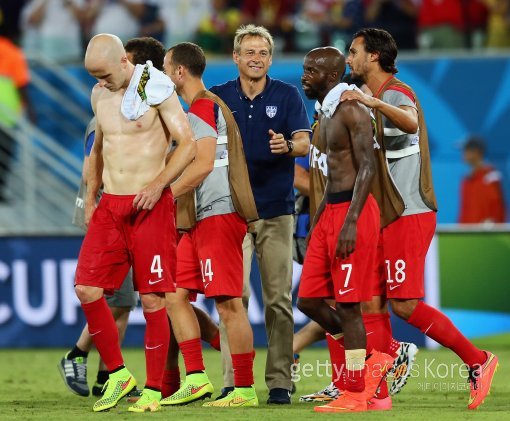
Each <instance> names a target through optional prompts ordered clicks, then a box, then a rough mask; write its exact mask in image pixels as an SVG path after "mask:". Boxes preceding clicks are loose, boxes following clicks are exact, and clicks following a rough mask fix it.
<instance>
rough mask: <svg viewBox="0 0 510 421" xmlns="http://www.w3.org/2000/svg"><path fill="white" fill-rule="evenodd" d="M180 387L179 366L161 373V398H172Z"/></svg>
mask: <svg viewBox="0 0 510 421" xmlns="http://www.w3.org/2000/svg"><path fill="white" fill-rule="evenodd" d="M180 387H181V372H180V371H179V366H177V367H175V368H170V369H168V370H165V371H164V372H163V382H162V384H161V396H162V397H163V398H167V397H168V396H172V395H173V394H174V393H175V392H177V391H178V390H179V388H180Z"/></svg>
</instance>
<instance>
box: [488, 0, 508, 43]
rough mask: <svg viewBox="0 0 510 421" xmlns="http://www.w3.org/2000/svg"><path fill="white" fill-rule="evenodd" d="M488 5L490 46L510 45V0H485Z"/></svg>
mask: <svg viewBox="0 0 510 421" xmlns="http://www.w3.org/2000/svg"><path fill="white" fill-rule="evenodd" d="M483 2H484V3H485V5H486V6H487V9H488V12H489V16H488V18H487V42H486V45H487V47H489V48H509V47H510V0H483Z"/></svg>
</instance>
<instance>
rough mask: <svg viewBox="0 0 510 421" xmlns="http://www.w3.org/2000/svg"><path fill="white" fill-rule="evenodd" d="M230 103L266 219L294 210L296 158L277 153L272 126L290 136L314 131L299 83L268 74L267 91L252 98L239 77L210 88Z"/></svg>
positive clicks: (261, 215)
mask: <svg viewBox="0 0 510 421" xmlns="http://www.w3.org/2000/svg"><path fill="white" fill-rule="evenodd" d="M210 90H211V91H212V92H214V93H215V94H216V95H218V96H219V97H220V98H221V99H222V100H223V101H225V103H226V104H227V105H228V107H229V108H230V110H231V111H232V113H233V114H234V117H235V119H236V122H237V125H238V126H239V130H240V132H241V136H242V138H243V145H244V153H245V155H246V161H247V164H248V172H249V175H250V183H251V186H252V189H253V195H254V197H255V203H256V204H257V210H258V213H259V216H260V217H261V218H263V219H268V218H274V217H277V216H281V215H291V214H293V213H294V200H295V199H294V188H293V184H294V157H292V156H289V155H275V154H272V153H271V149H270V148H269V133H268V131H269V129H272V130H273V131H274V132H275V133H282V134H283V136H284V137H285V139H290V138H291V137H292V135H293V134H294V133H296V132H303V131H306V132H311V130H310V123H309V120H308V116H307V114H306V109H305V105H304V103H303V99H302V98H301V96H300V95H299V92H298V90H297V88H296V87H295V86H292V85H289V84H288V83H285V82H282V81H280V80H276V79H271V78H270V77H269V76H266V87H265V88H264V91H263V92H262V93H260V94H259V95H257V96H256V97H255V98H254V99H253V100H250V99H249V98H248V97H247V96H246V95H245V94H244V93H243V91H242V89H241V83H240V80H239V78H237V79H236V80H231V81H229V82H227V83H225V84H223V85H217V86H213V87H212V88H211V89H210Z"/></svg>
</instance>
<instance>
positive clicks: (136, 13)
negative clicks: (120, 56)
mask: <svg viewBox="0 0 510 421" xmlns="http://www.w3.org/2000/svg"><path fill="white" fill-rule="evenodd" d="M147 4H148V0H89V2H88V5H87V9H86V14H85V19H86V23H87V26H88V27H90V34H87V35H88V36H94V35H96V34H104V33H109V34H115V35H117V36H118V37H119V38H120V39H121V40H122V41H123V42H126V41H127V40H128V39H130V38H134V37H136V36H138V34H139V33H140V28H141V20H142V19H143V17H144V16H145V13H146V12H147Z"/></svg>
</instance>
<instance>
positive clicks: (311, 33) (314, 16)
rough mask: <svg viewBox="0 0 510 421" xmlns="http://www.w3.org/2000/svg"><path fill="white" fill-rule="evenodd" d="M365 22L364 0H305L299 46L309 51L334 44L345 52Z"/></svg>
mask: <svg viewBox="0 0 510 421" xmlns="http://www.w3.org/2000/svg"><path fill="white" fill-rule="evenodd" d="M363 24H364V20H363V3H362V2H361V1H360V0H304V1H303V4H302V6H301V10H300V12H299V14H298V15H297V18H296V24H295V38H296V40H295V43H296V48H297V50H298V51H309V50H310V49H312V48H315V47H317V46H318V45H322V46H325V45H334V46H335V47H336V48H338V49H339V50H341V51H345V50H346V49H347V46H348V45H349V43H350V42H351V38H352V35H353V34H354V33H355V32H356V31H357V30H358V29H360V28H361V27H362V26H363Z"/></svg>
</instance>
